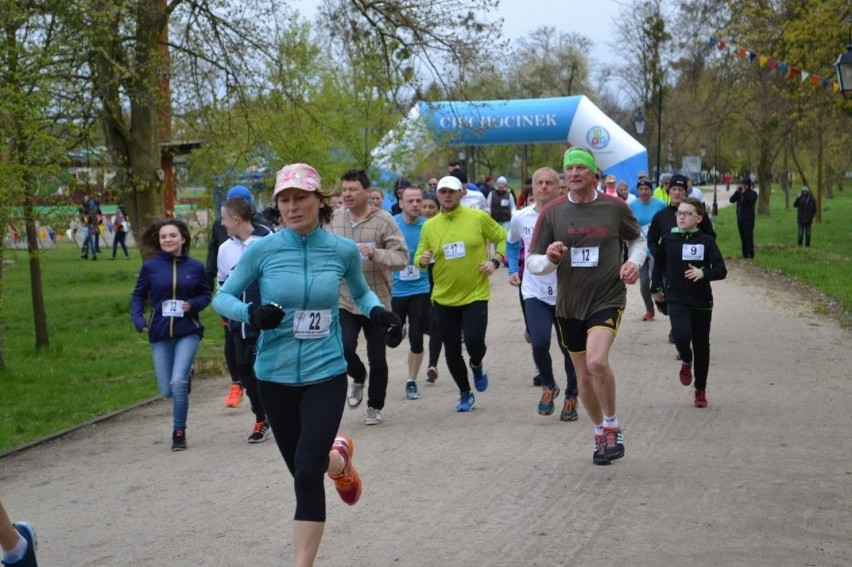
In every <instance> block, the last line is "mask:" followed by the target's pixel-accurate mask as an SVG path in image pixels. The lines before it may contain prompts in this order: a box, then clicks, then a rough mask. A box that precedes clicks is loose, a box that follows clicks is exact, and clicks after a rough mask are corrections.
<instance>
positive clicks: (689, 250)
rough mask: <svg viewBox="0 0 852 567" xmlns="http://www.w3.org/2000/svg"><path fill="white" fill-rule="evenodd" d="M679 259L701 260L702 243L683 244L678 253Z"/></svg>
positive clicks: (702, 255)
mask: <svg viewBox="0 0 852 567" xmlns="http://www.w3.org/2000/svg"><path fill="white" fill-rule="evenodd" d="M680 259H681V260H703V259H704V245H703V244H684V245H683V251H682V252H681V255H680Z"/></svg>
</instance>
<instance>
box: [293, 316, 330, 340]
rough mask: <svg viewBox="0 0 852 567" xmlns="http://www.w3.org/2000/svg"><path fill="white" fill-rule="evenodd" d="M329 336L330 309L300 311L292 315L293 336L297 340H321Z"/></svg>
mask: <svg viewBox="0 0 852 567" xmlns="http://www.w3.org/2000/svg"><path fill="white" fill-rule="evenodd" d="M330 334H331V310H330V309H316V310H313V311H310V310H300V311H296V313H295V314H294V315H293V336H294V337H296V338H297V339H321V338H323V337H327V336H329V335H330Z"/></svg>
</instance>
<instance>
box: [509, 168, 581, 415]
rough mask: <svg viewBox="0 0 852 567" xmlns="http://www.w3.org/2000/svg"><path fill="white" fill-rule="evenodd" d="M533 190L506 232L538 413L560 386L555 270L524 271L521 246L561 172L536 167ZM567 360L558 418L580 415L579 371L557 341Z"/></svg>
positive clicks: (554, 193) (545, 410) (548, 407)
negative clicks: (553, 347)
mask: <svg viewBox="0 0 852 567" xmlns="http://www.w3.org/2000/svg"><path fill="white" fill-rule="evenodd" d="M532 194H533V196H534V197H535V204H534V205H531V206H529V207H525V208H523V209H521V210H520V211H518V212H517V213H516V214H515V215H514V216H513V217H512V220H511V221H510V222H509V233H508V235H507V236H506V254H507V257H508V259H509V283H510V284H511V285H513V286H520V288H521V295H522V297H523V302H524V316H525V318H526V321H527V328H528V329H529V334H530V339H531V343H532V355H533V361H534V362H535V364H536V367H537V368H538V375H539V376H540V378H541V383H542V393H541V400H540V401H539V402H538V413H539V415H550V414H552V413H553V411H554V409H555V405H556V399H557V398H558V397H559V386H557V385H556V380H555V379H554V377H553V361H552V360H551V357H550V336H551V333H552V330H553V326H554V324H555V322H556V272H555V271H554V272H551V273H549V274H546V275H542V276H536V275H534V274H531V273H529V272H528V271H527V270H526V269H524V270H523V272H522V271H521V267H520V248H521V244H523V246H524V249H525V250H529V249H530V240H531V239H532V235H533V231H534V230H535V224H536V221H537V220H538V215H539V212H540V211H541V210H542V209H543V208H544V207H545V205H547V204H548V203H550V202H551V201H552V200H553V199H555V198H556V197H558V196H559V194H560V193H559V174H558V173H557V172H556V171H555V170H554V169H551V168H549V167H543V168H541V169H538V170H536V172H535V173H534V174H533V177H532ZM558 343H559V349H560V350H561V351H562V357H563V359H564V364H565V374H566V377H567V379H566V386H565V403H564V406H563V409H562V412H561V414H560V416H559V419H560V420H562V421H576V419H577V373H576V372H575V371H574V365H573V364H572V363H571V357H570V355H569V354H568V350H567V349H566V348H565V346H564V345H563V344H562V342H561V341H558Z"/></svg>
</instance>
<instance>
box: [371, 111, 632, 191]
mask: <svg viewBox="0 0 852 567" xmlns="http://www.w3.org/2000/svg"><path fill="white" fill-rule="evenodd" d="M535 143H562V144H564V145H565V146H566V147H567V146H568V145H571V146H585V147H587V148H589V149H590V150H592V153H594V154H595V159H596V160H597V163H598V167H600V168H601V170H603V171H604V172H605V173H606V174H607V175H609V174H612V175H615V177H616V178H617V179H624V180H626V181H627V183H628V185H629V186H630V187H631V188H632V187H634V186H635V183H636V179H637V177H638V175H639V172H641V171H645V172H647V171H648V151H647V149H646V148H645V146H643V145H642V144H640V143H639V142H638V141H637V140H636V139H634V138H633V137H632V136H631V135H630V134H628V133H627V132H626V131H624V129H622V128H621V127H620V126H619V125H618V124H616V123H615V122H614V121H613V120H612V119H611V118H610V117H609V116H607V115H606V114H604V113H603V111H601V110H600V109H599V108H598V107H597V106H595V105H594V104H593V103H592V101H590V100H589V99H588V98H587V97H586V96H582V95H580V96H570V97H557V98H537V99H518V100H483V101H441V102H431V103H426V102H421V103H419V104H417V105H416V106H415V107H413V108H412V109H411V111H410V112H409V113H408V116H407V117H406V118H405V119H403V120H402V122H400V123H399V124H398V125H397V127H396V128H394V129H393V130H391V131H390V132H388V133H387V134H386V135H385V136H384V137H383V138H382V140H381V141H380V142H379V144H378V145H377V146H376V147H375V148H374V149H373V151H372V157H373V164H374V165H375V166H376V167H378V168H379V169H380V170H381V172H382V177H383V178H385V179H393V178H396V177H398V176H399V175H400V174H404V173H407V172H410V171H411V170H412V169H414V168H415V167H416V165H417V164H418V163H419V162H420V161H421V160H422V159H424V158H425V157H426V156H427V155H428V154H430V153H431V152H432V151H434V150H435V148H436V147H437V146H438V145H439V144H443V145H447V146H477V145H499V144H535ZM532 166H533V169H534V168H535V167H537V166H536V164H532Z"/></svg>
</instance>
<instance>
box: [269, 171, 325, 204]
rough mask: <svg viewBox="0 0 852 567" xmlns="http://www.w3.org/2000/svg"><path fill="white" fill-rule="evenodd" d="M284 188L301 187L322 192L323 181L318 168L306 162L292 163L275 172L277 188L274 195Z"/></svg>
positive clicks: (303, 189) (305, 189)
mask: <svg viewBox="0 0 852 567" xmlns="http://www.w3.org/2000/svg"><path fill="white" fill-rule="evenodd" d="M284 189H301V190H302V191H316V192H317V193H322V181H321V180H320V174H319V173H318V172H317V170H316V169H314V168H313V167H311V166H310V165H308V164H306V163H291V164H290V165H285V166H284V167H282V168H281V171H279V172H278V173H276V174H275V189H274V190H273V192H272V197H273V198H275V196H276V195H278V193H280V192H281V191H283V190H284Z"/></svg>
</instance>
